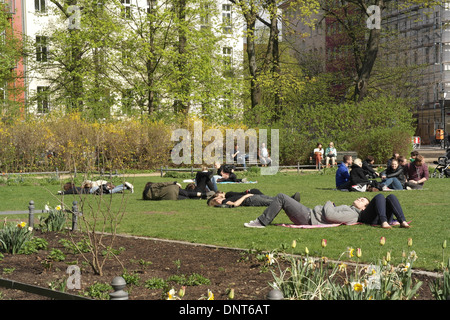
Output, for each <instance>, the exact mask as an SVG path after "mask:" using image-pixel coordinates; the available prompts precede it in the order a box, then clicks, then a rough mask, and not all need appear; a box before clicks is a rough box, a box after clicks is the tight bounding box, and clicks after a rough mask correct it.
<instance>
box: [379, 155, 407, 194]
mask: <svg viewBox="0 0 450 320" xmlns="http://www.w3.org/2000/svg"><path fill="white" fill-rule="evenodd" d="M381 180H382V181H381V186H382V189H383V191H389V190H403V189H404V186H405V182H406V179H405V175H404V174H403V167H402V166H400V165H399V163H398V160H397V159H392V161H391V166H390V167H389V168H386V170H384V171H383V172H382V173H381Z"/></svg>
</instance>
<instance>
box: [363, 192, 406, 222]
mask: <svg viewBox="0 0 450 320" xmlns="http://www.w3.org/2000/svg"><path fill="white" fill-rule="evenodd" d="M394 216H395V217H396V218H397V221H398V222H400V223H402V222H403V221H406V219H405V215H404V214H403V210H402V207H401V205H400V202H399V201H398V199H397V197H396V196H395V195H393V194H390V195H388V196H387V197H386V198H384V195H382V194H377V195H376V196H375V197H374V198H373V199H372V200H371V201H370V203H369V204H368V205H367V207H366V209H365V210H363V211H361V213H360V215H359V219H358V221H359V222H362V223H365V224H377V225H378V224H382V223H383V222H388V223H390V222H392V220H393V217H394Z"/></svg>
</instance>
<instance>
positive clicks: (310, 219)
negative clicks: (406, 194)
mask: <svg viewBox="0 0 450 320" xmlns="http://www.w3.org/2000/svg"><path fill="white" fill-rule="evenodd" d="M281 209H283V210H284V211H285V212H286V214H287V216H288V217H289V219H290V220H291V221H292V222H293V223H294V224H298V225H321V224H322V225H323V224H337V223H338V224H354V223H357V222H361V223H365V224H371V225H374V224H376V225H381V227H382V228H387V229H389V228H391V226H390V224H389V223H390V222H392V220H393V217H394V216H395V217H396V218H397V221H398V222H399V223H400V226H401V227H403V228H409V225H408V223H407V222H406V219H405V216H404V214H403V210H402V207H401V205H400V203H399V201H398V199H397V197H396V196H395V195H393V194H390V195H388V196H387V197H386V198H385V197H384V195H382V194H377V195H376V196H375V197H374V198H373V199H372V200H369V199H367V198H358V199H356V200H355V201H353V203H352V205H350V206H348V205H340V206H336V205H335V204H334V203H333V202H331V201H327V202H326V203H325V205H323V206H322V205H318V206H316V207H314V208H313V209H310V208H308V207H306V206H305V205H303V204H301V203H300V202H297V201H295V200H294V199H293V198H291V197H289V196H288V195H285V194H283V193H280V194H278V195H277V196H276V197H275V199H274V201H273V202H272V203H271V204H270V205H269V206H268V207H267V209H266V210H264V212H263V214H262V215H260V216H259V217H258V218H257V219H256V220H253V221H250V222H248V223H245V224H244V226H246V227H248V228H264V227H265V226H267V225H268V224H270V223H271V222H272V221H273V220H274V219H275V217H276V216H277V215H278V213H279V212H280V211H281Z"/></svg>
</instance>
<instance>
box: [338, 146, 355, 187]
mask: <svg viewBox="0 0 450 320" xmlns="http://www.w3.org/2000/svg"><path fill="white" fill-rule="evenodd" d="M352 163H353V158H352V156H350V155H345V156H344V157H343V159H342V162H341V163H340V164H339V166H338V169H337V170H336V189H338V190H341V191H348V190H349V189H350V187H351V185H350V172H349V169H348V168H349V167H350V166H351V165H352Z"/></svg>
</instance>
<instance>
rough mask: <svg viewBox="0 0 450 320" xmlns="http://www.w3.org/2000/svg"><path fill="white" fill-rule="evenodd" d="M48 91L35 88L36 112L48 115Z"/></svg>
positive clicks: (45, 88)
mask: <svg viewBox="0 0 450 320" xmlns="http://www.w3.org/2000/svg"><path fill="white" fill-rule="evenodd" d="M48 101H49V90H48V87H37V112H38V113H48V111H49V103H48Z"/></svg>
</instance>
